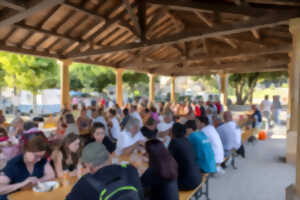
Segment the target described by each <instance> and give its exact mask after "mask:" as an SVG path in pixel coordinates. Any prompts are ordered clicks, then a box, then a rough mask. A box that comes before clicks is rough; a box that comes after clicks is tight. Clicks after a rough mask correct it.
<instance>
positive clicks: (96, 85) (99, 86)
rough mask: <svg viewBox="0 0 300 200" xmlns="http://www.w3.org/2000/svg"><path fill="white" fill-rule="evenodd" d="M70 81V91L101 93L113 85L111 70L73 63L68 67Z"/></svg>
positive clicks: (113, 76) (113, 79)
mask: <svg viewBox="0 0 300 200" xmlns="http://www.w3.org/2000/svg"><path fill="white" fill-rule="evenodd" d="M70 81H71V83H70V88H71V89H72V90H81V89H85V90H86V91H87V92H89V91H97V92H102V91H103V89H104V88H106V87H107V86H108V85H109V84H114V83H115V75H114V72H113V70H112V69H111V68H107V67H99V66H95V65H88V64H81V63H73V64H72V65H71V67H70Z"/></svg>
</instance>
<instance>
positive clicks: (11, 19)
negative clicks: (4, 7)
mask: <svg viewBox="0 0 300 200" xmlns="http://www.w3.org/2000/svg"><path fill="white" fill-rule="evenodd" d="M63 1H64V0H42V1H41V2H39V3H37V4H35V5H33V6H31V7H29V8H27V9H26V10H24V11H21V12H18V13H16V14H15V15H13V16H8V17H7V16H4V17H2V18H1V19H0V27H4V26H8V25H11V24H14V23H17V22H19V21H22V20H23V19H25V18H27V17H29V16H32V15H34V14H35V13H38V12H40V11H42V10H45V9H48V8H51V7H53V6H56V5H58V4H60V3H62V2H63Z"/></svg>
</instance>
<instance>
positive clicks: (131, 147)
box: [123, 141, 144, 155]
mask: <svg viewBox="0 0 300 200" xmlns="http://www.w3.org/2000/svg"><path fill="white" fill-rule="evenodd" d="M143 144H144V142H142V141H137V142H136V143H134V144H133V145H131V146H129V147H126V148H124V149H123V155H130V154H131V153H132V152H133V151H134V150H135V149H136V148H138V146H139V145H143Z"/></svg>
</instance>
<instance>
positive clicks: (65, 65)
mask: <svg viewBox="0 0 300 200" xmlns="http://www.w3.org/2000/svg"><path fill="white" fill-rule="evenodd" d="M58 63H59V65H60V69H61V75H60V76H61V80H60V83H61V86H60V89H61V101H60V102H61V108H62V109H70V108H71V104H70V102H71V101H70V78H69V66H70V65H71V64H72V60H60V61H58Z"/></svg>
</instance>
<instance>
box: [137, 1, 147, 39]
mask: <svg viewBox="0 0 300 200" xmlns="http://www.w3.org/2000/svg"><path fill="white" fill-rule="evenodd" d="M137 9H138V13H137V16H138V24H139V27H140V29H141V40H142V41H145V40H146V20H147V16H146V10H147V5H146V0H139V1H138V4H137Z"/></svg>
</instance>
